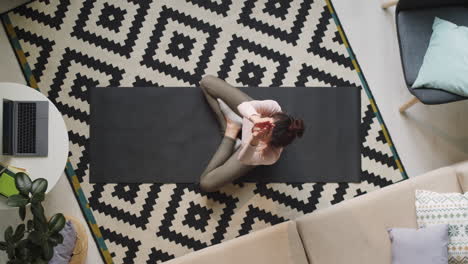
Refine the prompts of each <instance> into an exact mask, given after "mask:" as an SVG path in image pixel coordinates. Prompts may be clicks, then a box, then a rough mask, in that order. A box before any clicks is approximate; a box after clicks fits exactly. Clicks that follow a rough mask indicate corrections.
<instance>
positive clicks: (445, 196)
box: [416, 190, 468, 263]
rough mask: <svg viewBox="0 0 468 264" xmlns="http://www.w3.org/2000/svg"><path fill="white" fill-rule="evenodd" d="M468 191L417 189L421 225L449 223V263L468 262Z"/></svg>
mask: <svg viewBox="0 0 468 264" xmlns="http://www.w3.org/2000/svg"><path fill="white" fill-rule="evenodd" d="M467 210H468V193H437V192H432V191H426V190H417V191H416V217H417V222H418V226H419V227H421V228H422V227H430V226H433V225H438V224H448V225H449V237H450V242H449V247H448V253H449V263H467V262H468V236H467V235H468V215H467Z"/></svg>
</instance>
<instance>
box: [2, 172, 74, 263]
mask: <svg viewBox="0 0 468 264" xmlns="http://www.w3.org/2000/svg"><path fill="white" fill-rule="evenodd" d="M15 184H16V188H17V189H18V191H19V194H16V195H13V196H10V197H9V198H8V201H7V204H8V205H9V206H11V207H18V208H19V216H20V218H21V220H22V221H23V223H22V224H19V225H18V226H16V228H13V227H12V226H9V227H8V228H7V229H6V230H5V234H4V240H5V241H0V250H2V251H6V252H7V255H8V259H9V261H8V264H47V263H48V262H49V260H50V259H52V257H53V255H54V247H55V246H57V245H58V244H61V243H62V242H63V236H62V235H61V234H60V233H59V232H60V231H61V230H62V229H63V227H64V226H65V217H64V216H63V215H62V214H60V213H59V214H55V215H53V216H52V217H51V218H50V220H48V221H47V218H46V216H45V214H44V207H42V202H43V201H44V198H45V192H46V190H47V185H48V183H47V180H46V179H43V178H39V179H36V180H34V181H31V179H30V178H29V176H28V175H26V174H25V173H22V172H20V173H17V174H16V175H15ZM28 204H31V206H30V210H31V213H32V219H31V220H27V221H26V222H25V220H26V207H27V205H28ZM24 222H25V223H24Z"/></svg>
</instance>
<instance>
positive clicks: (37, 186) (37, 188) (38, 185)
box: [31, 178, 48, 195]
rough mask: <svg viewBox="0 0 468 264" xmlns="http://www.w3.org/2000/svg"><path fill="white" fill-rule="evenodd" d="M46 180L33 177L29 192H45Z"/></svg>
mask: <svg viewBox="0 0 468 264" xmlns="http://www.w3.org/2000/svg"><path fill="white" fill-rule="evenodd" d="M47 184H48V183H47V180H46V179H43V178H39V179H35V180H34V181H33V183H32V186H31V193H32V194H33V195H34V194H37V193H45V192H46V190H47Z"/></svg>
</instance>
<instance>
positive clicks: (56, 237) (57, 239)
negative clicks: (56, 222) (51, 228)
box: [49, 233, 63, 245]
mask: <svg viewBox="0 0 468 264" xmlns="http://www.w3.org/2000/svg"><path fill="white" fill-rule="evenodd" d="M49 241H50V242H52V243H53V244H55V245H59V244H62V243H63V236H62V234H60V233H57V234H53V235H51V236H50V237H49Z"/></svg>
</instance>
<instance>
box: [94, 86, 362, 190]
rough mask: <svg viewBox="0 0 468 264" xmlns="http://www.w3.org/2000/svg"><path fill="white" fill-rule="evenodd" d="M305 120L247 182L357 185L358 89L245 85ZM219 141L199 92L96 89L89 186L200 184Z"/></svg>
mask: <svg viewBox="0 0 468 264" xmlns="http://www.w3.org/2000/svg"><path fill="white" fill-rule="evenodd" d="M242 89H243V90H244V91H245V92H246V93H247V94H249V95H250V96H251V97H252V98H255V99H259V100H261V99H273V100H276V101H277V102H278V103H279V104H280V105H281V107H282V109H283V111H286V112H288V113H290V114H293V115H294V116H296V117H300V118H302V119H304V122H305V124H306V131H305V134H304V136H303V137H302V138H301V139H298V140H296V141H295V142H293V144H291V145H290V146H288V147H287V148H286V149H285V150H284V151H283V154H282V155H281V158H280V160H279V161H278V162H277V163H276V164H274V165H272V166H259V167H257V168H255V169H254V170H252V171H251V172H250V173H249V174H248V175H246V176H245V177H243V178H241V179H239V181H241V182H242V181H244V182H268V183H270V182H271V183H273V182H285V183H305V182H359V180H360V172H361V169H360V167H361V159H360V155H361V154H360V137H359V125H360V109H361V108H360V91H359V89H358V88H357V87H342V88H341V87H340V88H330V87H326V88H325V87H294V88H292V87H278V88H271V87H270V88H264V87H262V88H242ZM220 141H221V135H220V132H219V128H218V125H217V123H216V120H215V117H214V114H213V113H212V112H211V110H210V108H209V107H208V105H207V103H206V101H205V99H204V97H203V94H202V92H201V90H200V89H199V88H197V87H166V88H162V87H152V88H92V89H91V122H90V157H91V160H90V182H92V183H195V182H198V180H199V179H198V177H199V176H200V174H201V173H202V171H203V169H204V168H205V166H206V164H207V163H208V161H209V159H210V158H211V156H212V155H213V153H214V151H215V150H216V148H217V146H218V144H219V143H220Z"/></svg>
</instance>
